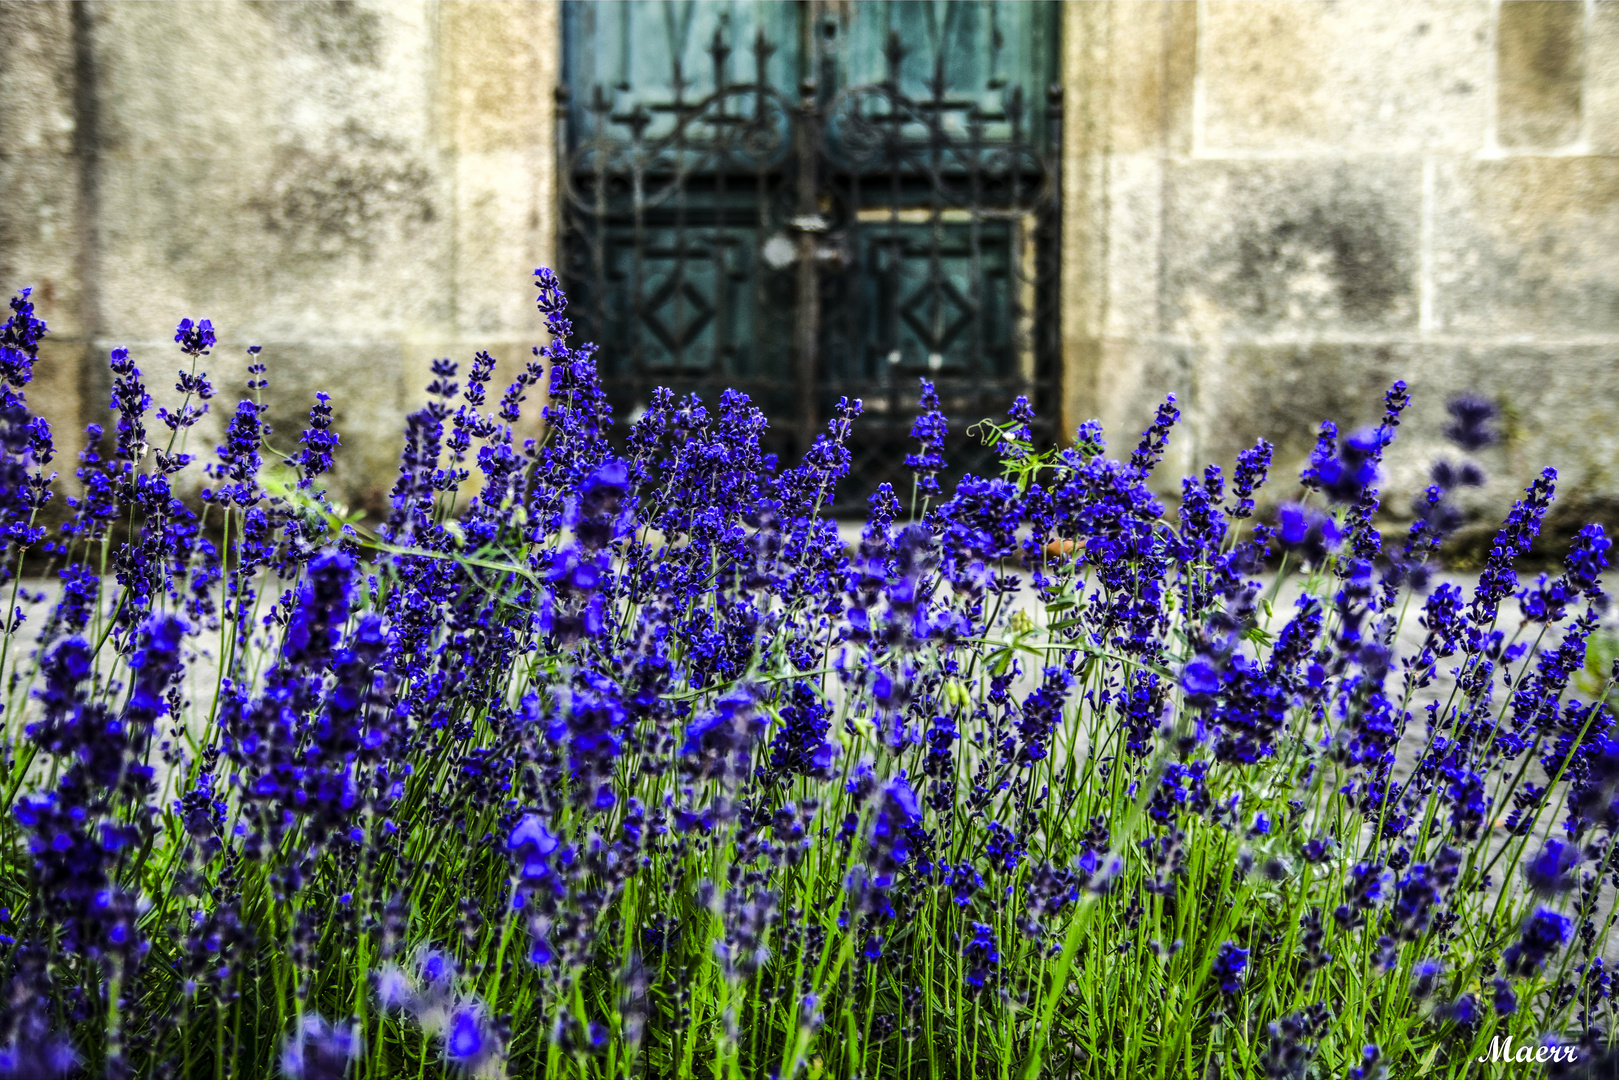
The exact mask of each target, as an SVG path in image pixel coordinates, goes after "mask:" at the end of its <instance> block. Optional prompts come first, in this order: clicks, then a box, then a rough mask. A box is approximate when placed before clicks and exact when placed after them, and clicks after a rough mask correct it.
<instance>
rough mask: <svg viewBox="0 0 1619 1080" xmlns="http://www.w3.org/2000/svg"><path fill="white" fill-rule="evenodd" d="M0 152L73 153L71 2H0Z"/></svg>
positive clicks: (51, 0)
mask: <svg viewBox="0 0 1619 1080" xmlns="http://www.w3.org/2000/svg"><path fill="white" fill-rule="evenodd" d="M0 40H3V41H4V42H5V47H4V48H3V49H0V131H3V132H5V144H4V147H3V152H4V153H5V154H7V155H8V156H9V155H14V154H20V153H56V154H70V153H72V152H73V133H74V129H75V127H76V124H75V120H74V116H75V109H74V100H73V94H74V78H73V68H74V37H73V6H72V4H71V3H69V2H68V0H40V2H39V3H32V4H0Z"/></svg>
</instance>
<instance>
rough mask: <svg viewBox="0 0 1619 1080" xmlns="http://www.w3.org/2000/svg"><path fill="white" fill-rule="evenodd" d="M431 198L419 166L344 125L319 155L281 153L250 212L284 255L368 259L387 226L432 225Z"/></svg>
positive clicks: (386, 143)
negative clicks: (286, 252)
mask: <svg viewBox="0 0 1619 1080" xmlns="http://www.w3.org/2000/svg"><path fill="white" fill-rule="evenodd" d="M431 195H432V175H431V174H430V173H429V171H428V169H427V166H425V165H424V164H422V163H421V162H420V161H418V160H417V159H415V158H414V157H412V156H411V155H410V154H409V153H408V152H407V151H406V150H405V148H404V147H402V146H400V145H399V144H398V143H395V142H392V141H390V140H388V139H384V138H380V137H378V136H376V135H372V134H371V133H369V132H367V131H365V130H364V129H362V128H361V127H360V126H359V125H358V124H356V123H355V122H354V121H352V120H351V121H349V123H348V124H347V125H346V126H345V127H344V128H343V129H342V130H341V131H339V132H338V133H337V135H336V137H335V138H334V139H333V141H332V143H331V144H330V145H329V146H328V147H327V148H326V149H325V150H323V151H319V152H311V151H308V150H305V149H303V148H300V147H287V148H285V149H283V150H282V152H281V154H280V163H279V166H278V168H277V169H276V170H275V171H274V173H273V174H272V175H271V178H270V182H269V184H268V185H267V189H266V190H265V192H264V193H263V194H262V195H261V196H260V197H259V198H257V199H255V200H254V201H253V207H254V209H256V210H257V211H258V212H259V213H260V214H261V215H262V218H263V221H264V228H265V230H266V231H268V232H270V233H273V234H276V235H278V236H280V237H281V238H282V242H283V244H284V245H285V246H286V247H287V248H288V249H290V250H292V251H298V252H305V253H310V254H324V255H340V254H342V253H344V252H347V251H353V250H360V251H362V252H364V253H369V251H370V249H371V248H372V247H373V245H374V244H375V243H376V242H377V241H378V240H379V239H381V238H382V236H383V234H384V233H386V232H387V231H388V230H389V229H391V228H393V227H396V226H397V227H400V228H404V229H406V230H410V229H414V228H416V227H419V226H421V225H425V224H428V223H430V222H432V221H433V220H434V219H435V217H436V216H437V215H436V211H435V210H434V207H433V200H432V197H431Z"/></svg>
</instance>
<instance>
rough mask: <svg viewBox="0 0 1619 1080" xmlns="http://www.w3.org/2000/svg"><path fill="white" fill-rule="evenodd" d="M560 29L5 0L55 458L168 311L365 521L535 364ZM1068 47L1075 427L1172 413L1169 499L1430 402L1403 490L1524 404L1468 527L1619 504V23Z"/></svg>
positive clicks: (1165, 36)
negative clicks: (203, 324)
mask: <svg viewBox="0 0 1619 1080" xmlns="http://www.w3.org/2000/svg"><path fill="white" fill-rule="evenodd" d="M877 3H878V0H846V2H844V3H837V4H832V3H827V4H823V5H822V6H824V7H826V8H827V9H828V10H829V11H833V10H835V11H836V13H837V17H838V18H842V19H845V20H848V19H851V18H854V17H855V16H854V15H851V14H850V12H851V11H858V10H864V9H863V8H862V5H866V7H867V8H875V7H876V6H877ZM677 6H678V5H677ZM687 6H689V4H688V5H687ZM730 6H731V7H732V8H735V7H736V5H735V4H734V3H732V4H731V5H730ZM945 6H946V7H948V6H949V5H945ZM979 6H980V7H983V6H984V4H983V3H980V5H979ZM935 7H938V5H935ZM989 7H991V8H993V5H989ZM728 10H729V9H728ZM738 10H740V9H738ZM817 10H819V8H817ZM564 15H565V13H564V10H563V5H562V4H560V3H557V2H552V0H538V2H532V3H518V2H513V3H501V2H476V0H471V2H469V0H441V2H423V0H397V2H386V3H347V2H337V3H294V2H269V3H254V2H246V0H243V2H214V0H207V2H197V3H167V2H156V3H134V2H129V3H125V2H98V0H90V2H82V0H81V2H72V0H43V2H29V3H19V2H9V0H8V2H3V3H0V190H3V192H4V195H5V197H4V199H3V200H0V278H3V283H4V284H5V286H6V287H7V288H15V287H19V286H22V285H25V284H31V285H33V286H34V287H35V289H36V292H35V297H36V299H37V301H38V304H39V308H40V312H41V314H42V315H43V316H44V317H45V318H46V319H48V320H49V322H50V325H51V330H52V335H51V338H50V344H49V345H48V347H47V350H46V352H45V362H44V363H42V364H41V365H40V369H39V377H38V380H37V382H36V383H35V384H34V386H33V387H32V388H31V389H30V393H29V397H30V400H31V402H33V403H34V405H35V406H36V408H38V409H40V411H42V412H43V413H45V414H46V415H47V416H48V417H49V418H50V419H51V420H52V422H53V424H54V426H55V427H56V429H57V432H58V445H59V446H63V447H65V448H67V449H69V450H71V449H73V445H72V444H73V439H72V437H71V436H70V434H69V433H70V432H72V431H74V430H79V429H82V427H83V425H84V424H85V423H86V422H89V421H91V420H100V419H101V418H102V417H103V416H104V415H105V405H106V399H107V391H106V384H107V378H106V368H105V358H106V354H107V351H108V350H109V349H110V348H111V347H113V346H114V345H127V346H129V347H130V348H131V350H132V352H133V353H134V354H135V356H136V357H137V361H138V363H139V365H140V367H141V368H142V370H143V371H145V372H146V373H147V375H148V378H149V380H150V381H151V382H152V383H153V385H154V397H156V398H157V399H158V400H159V401H161V400H162V395H161V394H160V393H158V391H159V390H162V389H166V388H167V387H168V386H169V383H170V379H169V378H168V376H169V374H170V369H171V368H172V367H173V366H174V362H175V361H176V360H177V359H178V358H179V354H178V353H177V352H176V351H174V349H173V345H172V341H171V338H172V335H173V326H174V324H175V322H176V321H177V320H178V319H179V318H180V317H182V316H190V317H193V318H197V317H208V318H211V319H212V320H213V322H214V324H215V326H216V327H217V328H218V329H219V333H220V344H219V346H218V347H217V348H216V349H215V351H214V354H213V356H212V357H210V358H209V362H210V364H211V369H210V370H211V372H212V374H213V376H214V378H215V381H216V383H218V384H220V385H221V386H222V387H224V388H225V389H226V393H227V394H229V393H232V392H234V391H236V390H237V388H239V387H240V385H241V381H242V380H243V378H245V375H244V374H243V372H244V369H245V363H246V357H245V348H246V346H248V345H250V344H258V345H262V346H263V347H264V355H265V357H266V358H267V360H268V361H269V363H270V365H271V380H272V386H271V401H272V404H273V406H274V409H275V419H276V422H277V424H278V427H279V429H280V430H279V432H278V434H277V435H276V436H275V439H276V441H277V443H278V445H282V446H283V448H290V447H291V445H292V444H293V443H294V442H295V441H296V438H297V436H296V430H297V425H298V423H299V417H300V415H301V413H302V412H303V411H304V410H305V409H306V408H307V405H308V403H309V401H310V399H311V398H312V395H313V393H314V391H315V390H317V389H319V390H325V391H327V392H329V393H331V394H332V395H333V404H334V406H335V407H336V410H337V426H338V429H339V430H340V432H341V433H342V437H343V442H344V450H343V453H342V454H341V461H342V463H343V464H342V472H341V473H340V486H341V491H342V493H343V494H344V495H346V497H347V498H348V499H349V500H351V501H353V502H356V503H364V504H367V505H370V506H373V507H375V506H377V505H379V504H380V503H381V502H382V501H383V500H384V499H385V493H386V491H387V489H388V487H389V486H390V485H391V483H392V479H393V467H394V462H395V458H396V455H397V452H398V449H399V433H400V431H401V428H402V417H403V414H404V413H405V412H406V411H407V410H408V409H409V408H411V407H413V406H414V404H415V403H416V402H417V401H419V400H420V388H421V387H422V386H423V385H425V383H426V381H427V367H428V364H429V363H430V362H431V360H432V359H433V358H435V357H438V356H451V357H454V358H456V359H458V360H461V361H462V362H463V363H464V362H466V361H469V360H470V359H471V355H472V352H473V351H475V350H477V349H488V350H490V351H491V352H492V353H494V354H495V355H496V356H497V357H498V358H499V359H500V360H501V361H502V362H503V366H504V367H506V368H507V369H510V368H511V367H512V366H513V365H515V364H518V363H521V362H522V361H523V360H524V359H526V358H527V356H528V350H529V347H530V346H531V345H534V344H539V343H542V340H543V339H542V335H541V332H540V330H541V326H540V323H539V320H538V319H537V317H536V313H535V312H534V309H533V305H532V291H531V290H530V289H529V287H528V285H527V279H528V277H529V275H530V274H531V273H532V271H533V269H534V268H535V267H536V266H540V265H550V264H552V263H553V262H555V261H557V257H558V248H559V240H558V237H559V231H560V230H561V228H562V226H561V225H560V224H559V212H558V198H559V184H558V180H557V177H558V160H559V155H560V154H561V153H562V152H563V151H565V150H566V147H564V146H561V145H560V142H561V140H560V137H559V117H560V116H562V115H564V110H563V109H562V107H560V106H559V105H558V95H557V93H556V91H557V89H558V87H559V86H563V84H564V83H565V82H566V77H565V75H564V72H565V71H567V70H575V71H577V70H578V66H577V65H574V67H573V68H571V69H570V68H569V67H568V65H567V64H565V62H564V57H563V39H564V33H563V29H562V28H563V24H564V21H565V18H564ZM737 17H738V18H741V17H742V16H737ZM890 18H892V16H890ZM1052 24H1054V25H1055V27H1056V29H1055V30H1053V31H1051V32H1052V33H1054V34H1055V35H1056V36H1057V38H1058V40H1056V41H1053V42H1051V43H1050V44H1051V47H1052V49H1053V50H1054V53H1055V55H1056V56H1057V57H1058V58H1059V61H1058V62H1059V72H1060V73H1059V77H1058V79H1057V80H1056V81H1057V83H1058V84H1059V85H1056V86H1054V87H1052V89H1051V94H1050V95H1042V94H1041V90H1042V88H1041V87H1031V92H1030V97H1031V98H1035V97H1039V98H1041V100H1044V99H1045V97H1047V96H1049V98H1050V100H1051V102H1052V107H1053V109H1058V108H1060V118H1061V138H1060V230H1059V231H1060V248H1053V249H1052V258H1053V263H1052V265H1053V266H1055V267H1058V268H1059V271H1058V275H1059V278H1060V280H1057V281H1056V282H1055V290H1056V291H1055V292H1054V295H1055V296H1057V297H1058V299H1059V302H1058V304H1057V306H1056V308H1055V310H1052V309H1050V308H1044V309H1041V308H1038V307H1036V308H1035V309H1034V310H1040V311H1041V312H1042V316H1043V319H1044V321H1045V322H1046V323H1049V324H1051V329H1052V331H1053V333H1052V335H1051V336H1052V340H1053V342H1054V343H1055V344H1054V346H1053V348H1054V350H1055V352H1054V353H1053V364H1054V365H1055V367H1054V370H1055V372H1056V375H1055V381H1056V387H1055V391H1054V393H1053V394H1052V395H1051V396H1050V397H1049V398H1048V400H1047V401H1046V403H1045V404H1046V406H1047V411H1048V412H1049V413H1051V414H1053V415H1055V414H1058V413H1060V415H1061V417H1062V424H1063V427H1064V429H1065V430H1067V431H1069V432H1071V431H1072V430H1073V428H1074V426H1075V425H1077V424H1078V423H1079V422H1080V421H1082V420H1084V419H1087V418H1089V417H1091V416H1099V417H1101V418H1102V419H1103V420H1104V422H1105V423H1106V424H1107V425H1108V428H1109V430H1110V431H1112V432H1113V433H1114V435H1113V445H1114V447H1115V449H1118V448H1119V447H1120V444H1122V443H1127V442H1129V441H1131V435H1130V434H1129V433H1130V432H1133V431H1139V430H1140V428H1141V427H1142V426H1144V424H1145V423H1146V421H1147V420H1148V418H1149V417H1150V415H1151V411H1152V408H1153V406H1154V405H1155V404H1156V402H1157V401H1158V400H1159V399H1160V398H1161V396H1162V394H1163V393H1165V392H1170V391H1173V392H1174V393H1175V394H1176V395H1177V398H1178V399H1179V400H1180V401H1181V403H1182V405H1183V407H1184V409H1185V411H1186V414H1187V420H1186V423H1185V427H1184V430H1183V431H1182V433H1181V434H1179V435H1178V436H1177V438H1176V440H1175V442H1174V444H1173V450H1172V458H1171V461H1170V465H1171V466H1173V467H1175V468H1176V469H1177V470H1178V471H1177V472H1176V475H1179V473H1180V472H1185V471H1190V470H1191V469H1193V468H1198V467H1200V466H1201V464H1202V463H1203V462H1204V461H1208V460H1213V461H1218V462H1220V463H1222V464H1225V465H1227V466H1229V463H1230V460H1231V458H1232V456H1233V455H1234V453H1235V452H1236V450H1237V449H1239V448H1240V447H1242V446H1243V445H1246V444H1249V443H1251V442H1252V441H1253V439H1254V438H1256V437H1258V436H1260V435H1266V436H1269V437H1271V438H1273V439H1275V440H1277V441H1278V442H1279V443H1280V447H1281V453H1280V455H1279V461H1280V466H1281V467H1282V468H1292V467H1296V465H1297V463H1298V462H1299V460H1300V459H1301V458H1302V457H1303V455H1304V454H1305V453H1306V452H1307V450H1308V447H1309V445H1310V441H1311V439H1312V436H1313V432H1314V429H1315V427H1316V425H1317V424H1318V422H1319V421H1320V420H1322V419H1324V418H1332V419H1335V420H1337V421H1338V422H1339V423H1340V424H1341V425H1344V426H1352V425H1354V424H1357V423H1363V422H1367V421H1370V420H1372V419H1374V418H1375V416H1376V414H1377V412H1378V411H1379V400H1380V395H1381V393H1382V391H1383V389H1384V388H1386V386H1387V384H1388V383H1389V382H1390V381H1392V380H1393V379H1395V378H1405V379H1407V380H1408V381H1409V382H1410V383H1411V386H1412V391H1413V393H1414V395H1415V404H1414V405H1413V408H1412V411H1411V413H1410V417H1409V420H1408V423H1407V427H1406V429H1405V430H1404V431H1402V440H1401V442H1400V443H1399V444H1397V448H1396V450H1395V451H1394V452H1393V454H1392V455H1391V458H1390V467H1391V471H1392V472H1393V474H1394V479H1395V481H1396V486H1397V487H1398V488H1399V489H1401V490H1402V491H1404V492H1410V491H1412V490H1414V489H1415V488H1416V487H1417V486H1419V484H1420V483H1421V482H1422V479H1421V473H1422V470H1423V469H1424V468H1425V467H1426V464H1427V462H1428V461H1429V460H1430V459H1431V457H1432V455H1433V454H1434V453H1435V452H1437V451H1438V450H1439V449H1440V447H1439V440H1438V430H1439V428H1440V426H1441V423H1442V420H1441V417H1442V410H1443V401H1444V399H1445V397H1446V396H1447V395H1449V394H1451V393H1454V392H1456V391H1459V390H1464V389H1465V390H1473V391H1476V392H1479V393H1482V394H1484V395H1486V396H1488V397H1490V398H1492V399H1493V400H1495V401H1496V402H1497V403H1498V404H1499V405H1500V406H1501V407H1502V408H1503V410H1504V414H1505V421H1504V424H1503V428H1504V432H1505V434H1506V436H1507V438H1506V439H1505V441H1504V443H1503V445H1502V446H1500V447H1497V448H1495V449H1493V450H1490V451H1487V452H1486V454H1485V455H1484V460H1485V464H1486V465H1487V466H1489V467H1490V470H1491V472H1492V474H1493V476H1494V477H1495V479H1494V481H1493V487H1492V488H1491V489H1489V490H1487V491H1485V492H1484V493H1482V494H1481V495H1480V496H1479V498H1480V500H1481V501H1482V502H1481V505H1482V503H1488V504H1490V505H1492V506H1493V507H1495V508H1497V509H1499V508H1501V507H1502V506H1504V500H1505V499H1506V498H1507V497H1508V495H1509V492H1510V487H1511V485H1513V484H1516V483H1520V482H1522V481H1523V480H1524V479H1525V478H1527V477H1528V476H1530V475H1532V474H1533V473H1534V471H1536V470H1537V469H1538V468H1539V467H1540V466H1541V465H1543V464H1551V465H1554V466H1556V467H1557V468H1558V469H1559V471H1560V473H1561V474H1562V478H1563V479H1562V483H1561V484H1560V493H1561V495H1562V496H1563V501H1564V503H1565V505H1567V506H1569V507H1570V508H1571V509H1570V510H1569V511H1568V512H1569V513H1570V514H1573V515H1575V516H1581V515H1584V514H1587V513H1597V514H1600V515H1602V516H1605V517H1608V518H1609V519H1610V520H1612V519H1616V518H1619V156H1616V155H1619V0H1596V2H1589V0H1587V2H1581V0H1570V2H1559V0H1552V2H1542V0H1504V2H1496V3H1491V2H1489V0H1410V2H1400V3H1395V2H1366V3H1332V2H1280V3H1270V2H1257V0H1229V2H1227V0H1200V2H1192V0H1139V2H1117V3H1113V2H1095V3H1064V4H1062V5H1061V9H1060V13H1059V14H1058V16H1057V18H1055V19H1054V20H1052ZM805 25H810V23H806V24H805ZM817 25H818V24H817ZM1031 25H1032V24H1031ZM1042 25H1045V24H1042ZM1040 33H1045V31H1040ZM806 47H807V46H806ZM960 47H964V46H957V48H960ZM944 48H945V49H946V51H948V50H949V49H950V48H951V46H949V45H948V43H946V45H945V46H944ZM563 89H564V90H571V91H572V100H575V101H577V100H578V99H579V98H578V96H579V94H581V93H584V92H586V91H587V90H588V89H589V88H587V87H584V86H578V87H571V88H570V87H566V86H563ZM565 96H566V95H565ZM1053 115H1055V113H1054V114H1053ZM805 228H809V227H807V226H806V227H805ZM795 235H796V234H795ZM793 242H794V243H797V241H796V240H794V241H793ZM806 250H807V249H806ZM767 254H768V252H767ZM563 269H564V273H563V278H564V284H565V285H568V284H570V282H569V279H568V273H567V270H566V267H565V266H564V267H563ZM787 377H788V376H787V373H785V372H784V373H783V378H784V379H785V378H787ZM215 419H218V418H217V417H216V418H215ZM199 434H200V435H202V436H203V437H204V439H205V440H206V439H207V438H210V437H211V436H212V434H213V432H212V431H209V430H204V431H201V432H199ZM210 445H211V444H210ZM58 468H61V469H62V471H63V472H64V473H66V472H68V471H70V468H71V465H70V459H68V458H66V457H63V458H60V459H59V462H58ZM1395 508H1396V509H1398V508H1399V503H1396V506H1395Z"/></svg>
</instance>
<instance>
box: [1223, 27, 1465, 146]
mask: <svg viewBox="0 0 1619 1080" xmlns="http://www.w3.org/2000/svg"><path fill="white" fill-rule="evenodd" d="M1204 10H1205V13H1206V14H1205V17H1204V19H1203V22H1202V27H1201V34H1202V41H1201V43H1200V54H1201V63H1202V65H1203V66H1202V67H1201V69H1200V71H1199V74H1200V75H1201V77H1202V81H1203V86H1204V95H1205V98H1204V100H1205V109H1206V115H1205V120H1204V124H1205V127H1204V131H1203V133H1202V144H1203V145H1204V146H1205V147H1207V148H1208V150H1209V151H1210V152H1215V153H1219V152H1223V151H1228V150H1229V151H1250V152H1252V151H1258V152H1266V153H1279V154H1287V155H1298V154H1314V153H1327V152H1345V151H1352V152H1375V153H1407V152H1411V151H1414V150H1418V149H1424V150H1436V149H1444V150H1451V151H1470V150H1476V149H1478V148H1480V147H1481V146H1482V145H1483V142H1484V123H1485V112H1486V109H1487V107H1488V100H1489V99H1488V87H1489V48H1488V46H1489V40H1490V25H1489V23H1490V5H1489V4H1488V3H1486V2H1483V0H1477V2H1473V0H1465V2H1458V3H1449V2H1440V0H1433V2H1427V3H1412V4H1385V3H1373V4H1337V3H1329V2H1310V3H1298V2H1293V0H1281V2H1275V3H1270V2H1264V3H1256V2H1252V0H1222V2H1215V3H1210V4H1209V5H1207V7H1206V8H1205V9H1204Z"/></svg>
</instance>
